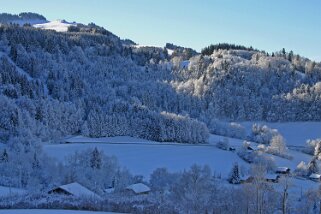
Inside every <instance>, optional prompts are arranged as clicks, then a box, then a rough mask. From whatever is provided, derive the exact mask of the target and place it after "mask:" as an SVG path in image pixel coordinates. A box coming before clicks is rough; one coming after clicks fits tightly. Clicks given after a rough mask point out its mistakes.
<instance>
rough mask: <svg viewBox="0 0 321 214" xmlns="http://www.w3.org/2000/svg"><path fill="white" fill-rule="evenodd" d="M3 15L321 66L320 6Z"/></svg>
mask: <svg viewBox="0 0 321 214" xmlns="http://www.w3.org/2000/svg"><path fill="white" fill-rule="evenodd" d="M0 5H1V8H0V12H8V13H20V12H26V11H28V12H29V11H30V12H37V13H41V14H43V15H44V16H46V17H47V19H49V20H55V19H66V20H67V21H77V22H81V23H85V24H87V23H89V22H95V23H96V24H98V25H101V26H103V27H105V28H106V29H108V30H109V31H111V32H113V33H115V34H116V35H118V36H120V37H121V38H129V39H132V40H134V41H135V42H137V43H139V44H143V45H156V46H164V45H165V43H166V42H172V43H174V44H178V45H182V46H187V47H192V48H194V49H196V50H201V48H203V47H205V46H207V45H209V44H211V43H219V42H230V43H235V44H242V45H246V46H250V45H252V46H253V47H255V48H258V49H262V50H266V51H269V52H271V51H277V50H280V49H281V48H283V47H284V48H285V49H286V50H293V51H294V52H295V53H299V54H300V55H303V56H307V57H310V58H312V59H315V60H318V61H321V27H320V24H321V12H320V11H321V1H320V0H309V1H304V0H199V1H195V0H158V1H156V0H113V1H112V0H91V1H89V0H55V1H49V0H42V1H39V0H28V1H22V0H10V1H9V0H5V1H4V0H0Z"/></svg>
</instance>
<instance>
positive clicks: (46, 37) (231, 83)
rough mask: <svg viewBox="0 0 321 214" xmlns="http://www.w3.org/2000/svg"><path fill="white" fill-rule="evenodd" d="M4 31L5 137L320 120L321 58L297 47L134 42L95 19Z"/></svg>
mask: <svg viewBox="0 0 321 214" xmlns="http://www.w3.org/2000/svg"><path fill="white" fill-rule="evenodd" d="M60 24H65V25H64V31H65V30H66V25H69V24H68V23H61V22H60ZM40 26H51V27H52V26H53V25H50V24H49V25H48V24H45V25H40ZM60 26H61V25H60ZM58 29H62V28H58ZM0 38H1V41H0V53H1V54H0V65H1V66H0V75H1V76H0V86H1V87H0V99H1V101H2V102H1V103H0V105H1V108H2V109H5V113H4V112H2V115H1V116H2V117H1V120H0V131H1V133H2V135H1V137H2V140H3V141H11V140H12V139H13V137H21V136H23V138H26V136H27V138H30V139H32V138H37V139H40V140H48V139H55V138H59V137H61V136H65V135H70V134H83V135H87V136H92V137H101V136H117V135H130V136H137V137H142V138H147V139H152V140H158V141H177V142H189V143H204V142H206V141H207V139H208V129H209V130H210V131H211V132H214V133H215V132H216V130H217V128H218V127H217V126H218V123H217V121H218V120H238V121H243V120H268V121H308V120H315V121H319V120H320V119H321V109H320V108H319V106H321V99H320V94H321V87H320V80H321V65H320V63H319V64H318V63H315V62H312V61H310V60H308V59H305V58H303V57H300V56H298V55H293V53H292V54H291V53H282V52H280V53H276V54H275V55H274V56H269V55H267V54H266V53H264V52H261V51H257V50H252V49H251V50H237V49H230V50H221V49H218V50H214V52H213V53H212V54H211V55H201V54H198V53H196V52H195V51H193V50H192V49H188V48H182V47H178V46H175V45H167V48H157V47H141V46H134V45H128V42H126V41H125V40H121V39H120V38H119V37H117V36H116V35H114V34H112V33H111V32H109V31H107V30H105V29H103V28H101V27H99V26H96V25H95V24H89V25H81V24H78V25H77V26H73V27H72V28H69V30H68V31H67V32H55V31H45V30H41V29H37V28H34V27H30V26H24V27H19V26H14V25H2V26H1V27H0ZM233 47H234V48H237V47H238V46H233ZM168 48H170V50H171V54H170V55H169V54H168V51H167V49H168ZM26 133H28V134H26Z"/></svg>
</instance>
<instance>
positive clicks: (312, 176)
mask: <svg viewBox="0 0 321 214" xmlns="http://www.w3.org/2000/svg"><path fill="white" fill-rule="evenodd" d="M309 178H312V179H320V178H321V175H320V174H317V173H312V174H311V175H310V176H309Z"/></svg>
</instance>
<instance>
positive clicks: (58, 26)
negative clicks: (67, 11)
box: [33, 20, 77, 32]
mask: <svg viewBox="0 0 321 214" xmlns="http://www.w3.org/2000/svg"><path fill="white" fill-rule="evenodd" d="M70 26H77V23H75V22H72V23H70V22H67V21H65V20H56V21H52V22H47V23H43V24H35V25H33V27H35V28H40V29H44V30H55V31H57V32H67V31H68V28H69V27H70Z"/></svg>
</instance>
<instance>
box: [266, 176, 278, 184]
mask: <svg viewBox="0 0 321 214" xmlns="http://www.w3.org/2000/svg"><path fill="white" fill-rule="evenodd" d="M279 178H280V176H279V175H274V174H267V175H266V176H265V180H266V181H267V182H272V183H277V182H278V181H279Z"/></svg>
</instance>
